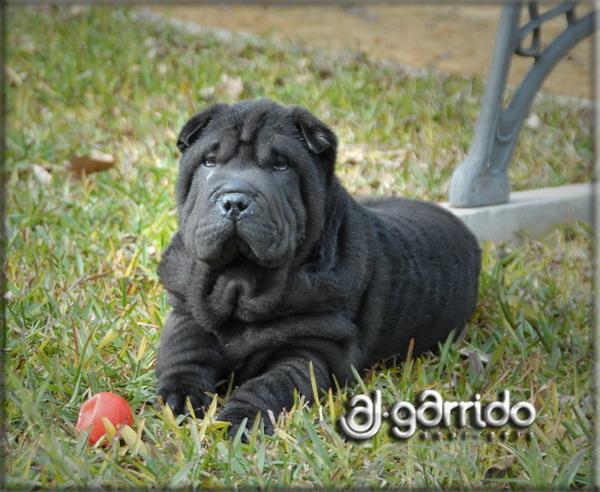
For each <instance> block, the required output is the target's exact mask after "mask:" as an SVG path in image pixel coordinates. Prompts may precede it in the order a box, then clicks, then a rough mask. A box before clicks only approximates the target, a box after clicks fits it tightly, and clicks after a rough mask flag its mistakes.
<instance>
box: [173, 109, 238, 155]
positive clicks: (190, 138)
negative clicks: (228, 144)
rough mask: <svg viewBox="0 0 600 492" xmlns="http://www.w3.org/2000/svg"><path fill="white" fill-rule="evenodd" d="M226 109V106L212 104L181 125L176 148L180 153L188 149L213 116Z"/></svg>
mask: <svg viewBox="0 0 600 492" xmlns="http://www.w3.org/2000/svg"><path fill="white" fill-rule="evenodd" d="M225 108H227V104H213V105H212V106H209V107H208V108H206V109H205V110H204V111H201V112H200V113H198V114H196V115H194V116H192V117H191V118H190V119H189V121H188V122H187V123H186V124H185V125H183V128H182V129H181V131H180V132H179V136H178V137H177V148H178V149H179V151H180V152H182V153H183V152H184V151H185V150H186V149H187V148H189V147H190V145H192V144H193V143H194V142H195V141H196V140H198V138H199V137H200V134H201V133H202V129H203V128H204V127H205V126H206V125H208V123H209V122H210V120H211V119H213V118H214V116H215V115H216V114H217V113H219V112H221V111H223V110H224V109H225Z"/></svg>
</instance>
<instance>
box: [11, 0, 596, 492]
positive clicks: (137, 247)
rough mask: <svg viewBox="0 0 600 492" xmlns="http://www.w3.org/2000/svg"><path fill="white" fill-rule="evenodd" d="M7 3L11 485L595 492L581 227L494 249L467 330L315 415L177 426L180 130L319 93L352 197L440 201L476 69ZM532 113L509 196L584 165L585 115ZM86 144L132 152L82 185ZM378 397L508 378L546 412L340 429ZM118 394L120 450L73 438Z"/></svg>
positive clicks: (451, 393) (487, 250)
mask: <svg viewBox="0 0 600 492" xmlns="http://www.w3.org/2000/svg"><path fill="white" fill-rule="evenodd" d="M8 15H9V16H8V21H7V24H8V39H7V41H8V42H7V46H8V58H7V65H8V67H7V74H8V77H7V81H8V92H7V102H8V108H7V109H8V111H7V116H8V121H7V127H8V128H7V165H6V186H7V216H6V229H7V247H8V249H7V265H6V273H7V286H6V297H5V300H6V321H7V336H6V353H7V355H8V358H7V363H6V367H5V370H6V386H7V392H6V402H5V415H6V421H7V425H6V437H5V439H6V441H5V442H6V446H7V451H8V455H7V459H6V460H5V463H4V466H5V474H6V478H5V480H6V485H8V486H9V487H19V488H22V487H25V488H39V487H47V486H52V487H56V486H67V485H70V486H77V487H86V488H87V487H93V486H106V487H114V488H124V487H133V486H135V487H141V486H150V485H159V484H160V485H168V486H194V487H201V486H202V487H241V486H252V487H261V488H263V487H274V486H298V487H305V486H313V485H315V486H326V487H338V486H339V487H349V486H365V487H366V486H373V487H380V486H394V487H402V486H413V487H420V486H422V487H460V486H465V487H498V486H505V485H513V486H528V487H547V486H550V485H553V486H557V487H566V486H586V485H587V486H591V485H592V478H591V475H592V473H591V462H592V450H591V441H592V426H591V418H592V414H593V405H592V397H591V376H592V370H593V358H592V330H591V319H592V318H591V316H592V299H591V296H592V295H591V292H592V266H591V261H590V249H591V243H592V239H593V234H592V231H591V230H590V229H589V227H587V226H586V225H584V224H574V225H571V226H565V227H561V228H557V229H555V230H554V231H552V232H550V233H549V234H548V235H546V236H545V237H544V238H541V239H531V238H527V237H523V238H522V239H521V240H520V241H516V242H513V243H509V244H491V243H486V244H484V245H483V247H484V265H483V271H482V274H481V288H480V302H479V306H478V309H477V312H476V314H475V316H474V318H473V319H472V320H471V322H470V323H469V325H468V329H467V331H466V335H465V336H464V337H461V338H460V339H459V340H458V341H457V342H456V343H446V344H445V345H444V346H443V347H441V350H440V351H439V353H438V354H436V355H434V354H429V355H426V356H424V357H421V358H419V359H417V360H413V361H410V362H407V363H406V364H404V365H402V366H400V367H395V368H382V367H377V368H374V369H373V370H372V371H370V372H369V373H368V374H365V375H362V379H361V380H360V381H358V380H357V383H356V385H355V386H352V387H349V388H345V389H342V390H341V391H340V392H338V393H333V394H329V395H323V398H322V399H321V403H320V404H318V405H315V406H313V407H306V406H304V405H302V402H301V401H300V402H298V403H297V404H296V405H295V407H294V408H293V409H291V411H290V412H289V413H287V414H285V415H283V416H281V417H280V419H279V421H278V430H277V433H276V434H275V435H274V436H263V435H261V433H260V431H257V430H256V429H255V430H254V431H253V432H252V433H251V439H250V443H243V442H240V440H239V439H236V440H233V441H231V440H228V439H227V438H226V432H225V429H224V428H223V427H222V426H220V425H219V424H218V423H214V422H211V421H210V420H209V419H205V420H196V421H194V420H189V419H188V420H185V421H183V422H180V420H181V418H179V419H177V420H176V419H174V418H173V417H172V415H170V413H169V412H168V411H165V410H164V409H163V408H162V407H161V406H160V405H158V403H157V402H156V401H155V388H156V381H155V379H154V372H153V366H154V362H155V357H156V347H157V340H158V336H159V332H160V327H161V325H162V322H163V319H164V317H165V315H166V313H167V311H168V306H167V304H166V300H165V296H164V293H163V290H162V288H161V286H160V284H159V283H158V279H157V275H156V266H157V263H158V260H159V258H160V252H161V250H162V249H163V248H164V247H165V246H166V244H167V243H168V241H169V239H170V236H171V234H172V233H173V232H174V230H175V225H176V224H175V222H176V216H175V209H174V193H173V190H174V181H175V177H176V168H177V158H178V153H177V149H176V147H175V138H176V134H177V132H178V130H179V128H180V127H181V126H182V124H183V123H184V122H185V121H186V120H187V118H188V117H189V116H191V115H192V114H193V113H194V112H196V111H198V110H199V109H201V108H202V107H203V106H204V105H206V104H208V103H210V102H212V101H216V100H219V101H221V100H225V101H230V100H233V99H238V98H254V97H263V96H266V97H270V98H273V99H276V100H278V101H280V102H282V103H285V104H301V105H304V106H306V107H307V108H309V109H310V110H311V111H314V112H315V114H317V115H318V116H319V117H321V118H322V119H323V120H324V121H326V122H328V123H329V124H330V125H331V126H332V127H333V128H334V129H335V130H336V131H337V133H338V136H339V138H340V147H341V149H340V159H339V163H338V167H337V171H338V174H339V175H340V177H341V179H342V181H343V183H344V184H345V185H346V186H347V187H348V188H349V189H350V190H351V191H352V192H355V193H367V192H368V193H394V194H400V195H404V196H409V197H418V198H424V199H430V200H440V199H445V197H446V194H447V189H448V183H449V177H450V174H451V172H452V170H453V169H454V168H455V166H456V165H457V163H458V162H460V161H461V159H462V158H463V157H464V156H465V153H466V151H467V149H468V145H469V142H470V139H471V137H472V127H473V123H474V121H475V119H476V117H477V113H478V109H479V102H480V99H481V94H482V88H483V84H482V81H481V80H480V79H478V78H461V77H458V76H442V75H439V74H429V75H422V76H415V75H414V74H410V73H407V72H406V71H405V70H403V69H401V68H399V67H393V66H390V65H383V64H381V63H377V62H375V61H373V60H370V59H368V58H366V57H365V56H364V55H361V54H360V53H346V54H344V55H339V56H338V55H336V56H333V55H328V54H323V53H320V52H317V51H314V50H311V49H309V48H307V47H305V46H301V45H295V44H290V43H281V42H278V41H275V40H273V39H269V38H264V39H263V38H247V37H240V36H233V37H231V38H230V39H226V40H224V39H222V38H219V37H218V36H216V35H214V34H213V33H210V32H205V33H202V34H198V35H191V34H189V33H185V32H181V31H180V30H178V29H175V28H173V27H170V26H168V25H163V24H160V25H158V24H154V23H151V22H141V21H140V20H136V19H133V18H132V15H133V13H132V11H130V10H123V9H107V8H93V9H88V8H80V7H77V8H55V7H53V8H50V7H48V8H39V9H35V10H34V9H25V8H23V7H15V6H12V7H10V8H9V9H8ZM237 77H239V78H240V79H241V81H242V85H241V86H240V85H239V84H238V83H236V82H235V80H236V78H237ZM240 89H241V92H240ZM533 112H535V114H536V115H537V116H538V118H539V121H540V124H539V125H530V127H526V128H524V130H523V133H522V137H521V139H520V142H519V145H518V148H517V151H516V155H515V160H514V162H513V166H512V168H511V179H512V182H513V184H514V188H515V189H523V188H530V187H542V186H553V185H560V184H564V183H569V182H582V181H588V180H590V179H591V159H592V141H591V135H590V129H591V112H590V110H589V109H585V108H582V107H578V106H577V105H572V104H565V103H564V102H560V101H557V100H556V99H554V98H552V97H545V98H542V99H540V100H539V101H537V102H536V104H534V107H533ZM94 149H95V150H100V151H102V152H105V153H108V154H111V155H113V156H114V157H115V159H116V162H117V165H116V166H115V167H114V168H112V169H110V170H108V171H104V172H100V173H96V174H92V175H89V176H85V177H84V178H83V179H81V180H77V179H74V178H73V176H72V175H71V173H70V172H69V170H68V167H67V165H66V163H67V162H68V161H69V160H70V159H71V158H72V157H73V156H76V155H84V154H87V153H88V152H90V151H91V150H94ZM34 165H36V166H38V167H35V166H34ZM376 388H377V389H380V390H381V391H382V394H383V400H384V402H385V404H386V405H389V404H391V403H392V402H394V401H397V400H400V399H405V400H412V399H413V398H414V396H415V395H416V394H418V393H419V392H420V391H422V390H424V389H427V388H433V389H436V390H438V391H440V392H441V393H442V395H443V396H444V397H445V398H446V399H448V400H461V399H463V400H470V399H472V397H473V395H474V394H475V393H480V394H481V395H482V400H484V401H491V400H495V399H496V396H497V392H498V391H500V390H502V389H510V390H511V394H512V398H513V401H518V400H529V401H531V402H533V403H534V404H535V407H536V409H537V411H538V416H537V419H536V421H535V423H534V424H533V425H532V426H531V427H530V428H529V429H528V431H529V432H528V433H527V432H525V431H523V432H521V433H517V432H516V431H513V432H511V434H510V435H509V437H508V438H507V439H504V440H502V439H500V438H499V437H498V436H493V435H491V434H490V433H489V432H485V431H482V432H480V433H478V432H472V433H471V434H470V435H469V436H463V437H455V438H453V437H452V436H450V435H446V433H444V432H442V435H441V436H440V437H439V438H438V439H435V438H433V437H432V436H428V435H421V434H420V435H415V436H414V437H413V438H411V439H408V440H406V441H400V440H397V439H395V438H393V437H390V435H389V434H388V432H384V431H383V430H382V431H381V432H380V433H379V434H377V435H376V436H375V437H374V438H373V439H371V440H370V441H367V442H365V443H358V442H353V441H350V440H346V439H345V438H344V437H343V436H342V434H341V433H340V432H339V431H338V430H337V428H336V425H335V422H336V420H337V418H339V417H340V416H341V415H342V414H343V413H344V411H345V403H346V401H347V400H348V399H349V397H350V396H352V395H355V394H358V393H362V392H365V391H372V390H374V389H376ZM108 390H110V391H114V392H117V393H119V394H121V395H122V396H124V397H125V398H126V399H127V400H128V401H129V402H130V403H131V405H132V407H133V408H134V409H135V412H136V419H135V423H134V424H133V425H132V431H131V432H126V433H125V435H124V439H123V440H122V441H120V442H119V440H118V439H116V440H115V441H114V443H113V445H112V446H109V447H100V446H97V447H89V446H87V444H86V441H85V436H80V435H78V434H77V432H76V431H75V429H74V423H75V421H76V419H77V413H78V410H79V406H80V405H81V403H82V402H83V401H85V400H86V399H87V398H88V397H89V396H91V395H92V394H94V393H96V392H100V391H108ZM218 404H219V405H220V404H221V403H220V402H219V403H218ZM213 411H214V409H213ZM212 413H214V412H212Z"/></svg>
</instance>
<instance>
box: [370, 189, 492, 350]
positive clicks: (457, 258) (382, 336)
mask: <svg viewBox="0 0 600 492" xmlns="http://www.w3.org/2000/svg"><path fill="white" fill-rule="evenodd" d="M359 203H360V204H361V205H363V206H364V207H365V208H366V209H367V210H368V211H369V212H371V214H372V215H373V216H375V217H376V219H375V220H374V221H373V224H374V227H375V233H376V237H377V241H378V243H379V245H378V246H377V249H378V250H379V252H380V254H382V255H384V256H385V257H386V258H387V259H388V261H389V266H388V271H389V279H388V282H389V297H388V299H387V302H386V303H385V305H386V312H385V315H384V323H383V324H382V327H381V331H380V333H379V340H378V342H379V343H376V344H375V346H376V347H377V349H378V351H377V352H378V353H375V354H373V355H372V357H371V360H372V361H377V360H380V359H384V358H389V357H392V356H394V355H399V356H400V357H403V356H404V354H405V352H406V348H407V346H408V344H409V342H410V339H411V338H414V342H415V345H414V351H413V353H414V354H417V353H419V352H422V351H423V350H427V349H430V348H433V347H435V346H436V344H437V343H438V342H439V341H442V340H444V339H445V338H446V337H447V336H448V334H449V333H450V331H451V330H453V329H457V330H459V329H462V327H463V326H464V324H465V323H466V322H467V321H468V320H469V318H470V317H471V315H472V314H473V311H474V309H475V305H476V302H477V289H478V276H479V270H480V262H481V252H480V249H479V246H478V244H477V240H476V238H475V237H474V236H473V234H472V233H471V231H469V230H468V229H467V227H466V226H465V225H464V224H463V223H462V222H461V221H460V219H458V218H456V217H455V216H454V215H452V214H451V213H450V212H448V211H446V210H444V209H443V208H441V207H439V206H438V205H435V204H431V203H426V202H420V201H416V200H408V199H404V198H397V197H369V198H362V199H359Z"/></svg>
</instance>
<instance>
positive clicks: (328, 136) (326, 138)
mask: <svg viewBox="0 0 600 492" xmlns="http://www.w3.org/2000/svg"><path fill="white" fill-rule="evenodd" d="M292 120H293V121H294V124H295V125H296V127H297V128H298V130H300V133H301V134H302V137H303V138H304V140H305V141H306V145H307V146H308V148H309V150H310V151H311V152H313V153H315V154H317V155H320V156H322V157H324V158H325V159H326V160H327V161H331V162H330V164H331V165H333V163H334V162H335V154H336V150H337V138H336V136H335V134H334V133H333V132H332V131H331V130H330V129H329V127H328V126H327V125H326V124H325V123H323V122H322V121H321V120H319V119H318V118H317V117H316V116H314V115H313V114H312V113H310V112H309V111H307V110H306V109H304V108H302V107H300V106H294V107H292Z"/></svg>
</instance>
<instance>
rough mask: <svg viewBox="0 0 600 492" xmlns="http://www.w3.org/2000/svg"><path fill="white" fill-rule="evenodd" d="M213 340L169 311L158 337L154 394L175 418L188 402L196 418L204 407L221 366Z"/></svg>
mask: <svg viewBox="0 0 600 492" xmlns="http://www.w3.org/2000/svg"><path fill="white" fill-rule="evenodd" d="M225 364H226V363H225V359H224V357H223V355H222V352H221V349H220V345H219V343H218V341H217V339H216V338H215V337H214V336H213V335H212V334H210V333H208V332H207V331H205V330H204V329H202V327H201V326H199V324H198V322H197V321H195V320H194V319H193V318H192V317H191V316H189V315H186V314H183V313H181V312H178V311H176V310H172V311H171V312H170V313H169V314H168V316H167V319H166V321H165V326H164V328H163V332H162V334H161V337H160V347H159V350H158V360H157V364H156V374H157V377H158V382H159V387H158V393H159V395H160V396H161V397H162V399H163V402H164V403H165V404H168V405H169V406H170V407H171V408H172V410H173V412H174V413H175V414H181V413H184V412H185V399H186V397H189V398H190V402H191V404H192V407H193V408H194V412H195V413H196V414H197V415H198V413H201V412H202V411H203V409H205V408H207V407H208V404H209V403H210V401H211V398H210V397H209V396H208V395H207V394H206V392H207V391H208V392H213V391H214V389H215V383H216V382H217V381H218V378H220V377H221V376H222V373H223V368H224V366H225Z"/></svg>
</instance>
